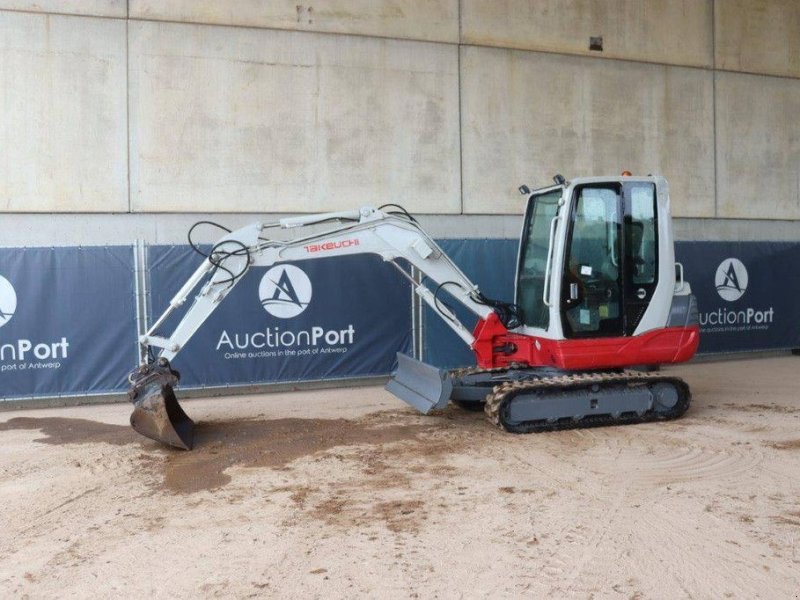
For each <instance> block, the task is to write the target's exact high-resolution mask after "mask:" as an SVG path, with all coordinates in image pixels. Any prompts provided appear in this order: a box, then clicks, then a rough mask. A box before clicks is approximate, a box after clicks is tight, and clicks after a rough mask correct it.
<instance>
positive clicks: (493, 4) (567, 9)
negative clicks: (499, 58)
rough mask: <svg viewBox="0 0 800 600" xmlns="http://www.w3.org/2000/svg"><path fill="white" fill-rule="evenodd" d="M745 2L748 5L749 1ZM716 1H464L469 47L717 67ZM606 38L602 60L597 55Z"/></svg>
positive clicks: (463, 33) (463, 26)
mask: <svg viewBox="0 0 800 600" xmlns="http://www.w3.org/2000/svg"><path fill="white" fill-rule="evenodd" d="M743 1H744V0H743ZM712 6H713V4H712V2H711V0H571V1H570V2H564V0H536V1H535V2H532V1H531V0H463V3H462V7H463V8H462V15H461V22H462V29H461V31H462V35H463V42H464V43H466V44H474V45H477V46H498V47H501V48H519V49H522V50H540V51H544V52H558V53H562V54H584V55H593V56H603V57H604V58H622V59H627V60H639V61H648V62H656V63H666V64H673V65H687V66H696V67H710V66H711V64H712V60H713V35H712V31H713V30H712V18H713V16H712ZM591 37H602V40H603V45H602V48H603V49H602V52H598V51H596V50H594V51H593V50H590V48H589V46H590V44H589V42H590V38H591Z"/></svg>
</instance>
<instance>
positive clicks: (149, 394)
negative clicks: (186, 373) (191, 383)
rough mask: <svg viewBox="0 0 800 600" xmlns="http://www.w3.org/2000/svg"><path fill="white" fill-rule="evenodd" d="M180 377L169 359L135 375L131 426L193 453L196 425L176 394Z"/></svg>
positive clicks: (150, 436)
mask: <svg viewBox="0 0 800 600" xmlns="http://www.w3.org/2000/svg"><path fill="white" fill-rule="evenodd" d="M179 378H180V375H179V374H178V372H177V371H173V370H172V369H171V368H170V366H169V363H168V362H167V361H165V360H160V361H159V363H157V364H154V365H144V366H142V367H140V368H139V369H137V370H136V371H134V372H133V373H132V374H131V377H130V381H131V384H132V386H131V389H130V391H129V392H128V396H129V397H130V399H131V402H133V413H132V414H131V427H133V428H134V430H136V431H137V432H138V433H141V434H142V435H143V436H145V437H149V438H150V439H153V440H156V441H158V442H161V443H163V444H167V445H169V446H174V447H175V448H181V449H183V450H191V449H192V442H193V437H194V422H193V421H192V420H191V419H190V418H189V417H188V415H187V414H186V413H185V412H183V409H182V408H181V406H180V404H178V400H177V398H175V392H174V391H173V386H174V385H175V384H176V383H177V382H178V379H179Z"/></svg>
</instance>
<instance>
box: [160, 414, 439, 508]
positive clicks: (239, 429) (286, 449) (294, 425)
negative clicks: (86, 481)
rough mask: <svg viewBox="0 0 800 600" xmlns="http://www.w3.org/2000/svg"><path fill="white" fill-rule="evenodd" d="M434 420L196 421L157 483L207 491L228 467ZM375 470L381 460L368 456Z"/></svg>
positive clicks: (265, 463)
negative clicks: (190, 438) (185, 446)
mask: <svg viewBox="0 0 800 600" xmlns="http://www.w3.org/2000/svg"><path fill="white" fill-rule="evenodd" d="M434 429H435V426H433V425H423V424H418V423H402V424H390V425H380V424H377V423H370V422H364V421H349V420H346V419H275V420H269V421H263V420H252V421H250V420H236V421H215V422H210V423H199V424H198V425H197V427H196V429H195V449H194V450H192V451H191V452H177V451H176V452H169V454H167V457H166V465H165V473H164V480H163V483H162V485H161V488H162V489H163V490H165V491H168V492H171V493H173V494H191V493H194V492H198V491H202V490H211V489H215V488H218V487H221V486H223V485H225V484H226V483H228V482H229V481H230V479H231V476H230V475H229V474H228V473H227V472H226V471H227V470H228V469H229V468H231V467H235V466H239V467H245V468H258V467H261V468H264V467H267V468H273V469H280V468H284V467H286V466H287V465H288V464H289V463H291V462H292V461H294V460H297V459H299V458H303V457H306V456H311V455H313V454H316V453H319V452H323V451H326V450H331V449H333V448H336V447H339V446H385V445H389V444H394V443H397V442H403V441H416V442H418V441H419V440H420V436H421V435H423V434H425V433H430V432H431V431H432V430H434ZM366 468H367V469H373V470H374V471H378V470H380V469H381V465H380V461H379V460H376V459H374V458H373V460H372V461H367V465H366Z"/></svg>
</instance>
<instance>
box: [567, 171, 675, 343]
mask: <svg viewBox="0 0 800 600" xmlns="http://www.w3.org/2000/svg"><path fill="white" fill-rule="evenodd" d="M570 206H571V211H570V217H569V222H568V231H567V238H566V244H565V254H564V263H563V264H564V269H563V272H562V281H561V322H562V328H563V332H564V337H566V338H568V339H569V338H593V337H619V336H630V335H633V334H634V332H635V331H636V328H637V327H638V326H639V324H640V323H641V321H642V318H643V317H644V315H645V313H646V311H647V309H648V307H649V306H650V304H651V300H652V299H653V296H654V294H655V291H656V288H657V286H658V272H659V251H658V248H659V243H658V242H659V240H658V228H659V223H658V206H657V199H656V186H655V184H654V183H653V182H652V181H623V182H604V183H600V184H585V185H580V186H576V187H575V189H574V191H573V198H572V202H571V204H570Z"/></svg>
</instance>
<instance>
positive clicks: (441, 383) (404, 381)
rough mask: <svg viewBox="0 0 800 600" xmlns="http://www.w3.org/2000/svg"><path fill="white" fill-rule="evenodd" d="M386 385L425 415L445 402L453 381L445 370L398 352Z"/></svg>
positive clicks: (448, 398)
mask: <svg viewBox="0 0 800 600" xmlns="http://www.w3.org/2000/svg"><path fill="white" fill-rule="evenodd" d="M386 389H387V390H388V391H390V392H391V393H392V394H394V395H395V396H397V397H398V398H400V400H402V401H403V402H405V403H407V404H410V405H411V406H413V407H414V408H416V409H417V410H418V411H420V412H421V413H422V414H424V415H427V414H428V413H429V412H430V411H432V410H434V409H441V408H445V407H446V406H447V403H448V402H449V401H450V393H451V392H452V391H453V382H452V380H451V379H450V375H449V374H448V373H447V371H442V370H441V369H437V368H436V367H432V366H431V365H427V364H425V363H424V362H422V361H419V360H417V359H415V358H411V357H410V356H407V355H405V354H403V353H401V352H398V353H397V370H396V371H395V372H394V373H393V374H392V378H391V379H390V380H389V382H388V383H387V384H386Z"/></svg>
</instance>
